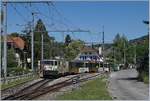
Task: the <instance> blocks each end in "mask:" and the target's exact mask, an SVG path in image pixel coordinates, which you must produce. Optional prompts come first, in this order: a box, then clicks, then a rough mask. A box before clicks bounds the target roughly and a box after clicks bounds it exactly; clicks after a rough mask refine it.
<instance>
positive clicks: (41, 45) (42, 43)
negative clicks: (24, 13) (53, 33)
mask: <svg viewBox="0 0 150 101" xmlns="http://www.w3.org/2000/svg"><path fill="white" fill-rule="evenodd" d="M41 38H42V42H41V60H43V33H42V34H41Z"/></svg>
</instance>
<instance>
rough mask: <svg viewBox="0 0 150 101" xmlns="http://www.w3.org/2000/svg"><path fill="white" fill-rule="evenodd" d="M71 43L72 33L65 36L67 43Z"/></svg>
mask: <svg viewBox="0 0 150 101" xmlns="http://www.w3.org/2000/svg"><path fill="white" fill-rule="evenodd" d="M70 43H71V37H70V35H67V36H66V38H65V44H66V45H67V46H68V45H69V44H70Z"/></svg>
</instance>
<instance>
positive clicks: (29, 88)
mask: <svg viewBox="0 0 150 101" xmlns="http://www.w3.org/2000/svg"><path fill="white" fill-rule="evenodd" d="M52 80H53V79H42V80H40V81H38V82H36V83H34V84H32V85H29V86H27V87H25V88H23V89H22V90H20V91H19V92H17V93H15V94H13V95H10V96H8V97H6V98H4V99H3V100H13V99H14V98H21V96H24V95H27V94H28V93H29V92H32V91H35V90H37V89H41V88H43V87H44V85H46V84H47V83H48V82H50V81H52Z"/></svg>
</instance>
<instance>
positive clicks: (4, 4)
mask: <svg viewBox="0 0 150 101" xmlns="http://www.w3.org/2000/svg"><path fill="white" fill-rule="evenodd" d="M2 5H3V20H4V23H3V37H4V47H3V48H4V50H3V51H4V56H3V66H4V67H3V69H4V80H6V78H7V3H6V2H5V3H2Z"/></svg>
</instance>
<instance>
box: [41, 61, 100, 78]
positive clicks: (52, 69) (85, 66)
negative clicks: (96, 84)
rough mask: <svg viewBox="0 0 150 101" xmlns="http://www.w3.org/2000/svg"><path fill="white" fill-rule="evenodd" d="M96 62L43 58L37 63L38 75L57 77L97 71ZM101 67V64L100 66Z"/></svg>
mask: <svg viewBox="0 0 150 101" xmlns="http://www.w3.org/2000/svg"><path fill="white" fill-rule="evenodd" d="M97 66H100V65H99V64H98V63H81V62H72V61H65V60H64V59H44V60H41V61H40V63H39V71H40V77H44V78H51V77H52V78H57V77H60V76H66V75H72V74H79V73H82V72H84V73H93V72H98V71H99V68H97ZM100 67H102V66H100Z"/></svg>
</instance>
